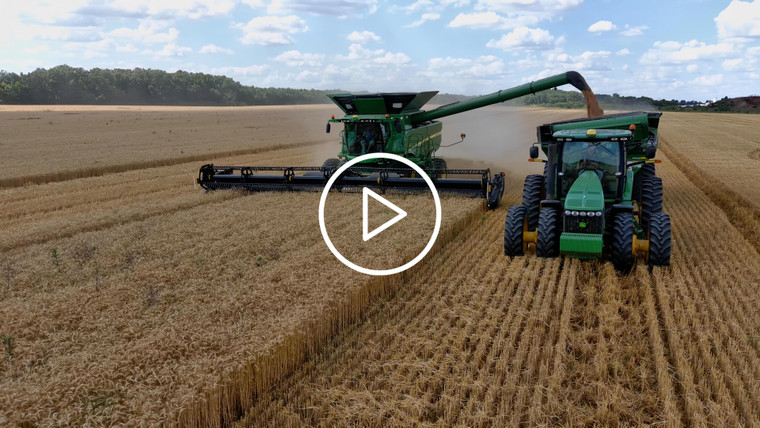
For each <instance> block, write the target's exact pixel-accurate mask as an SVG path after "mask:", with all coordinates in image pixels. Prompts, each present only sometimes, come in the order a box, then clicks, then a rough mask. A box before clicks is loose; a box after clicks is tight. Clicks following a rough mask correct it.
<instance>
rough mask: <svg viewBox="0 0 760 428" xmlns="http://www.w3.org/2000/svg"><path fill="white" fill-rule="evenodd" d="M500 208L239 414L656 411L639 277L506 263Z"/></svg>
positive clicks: (538, 418)
mask: <svg viewBox="0 0 760 428" xmlns="http://www.w3.org/2000/svg"><path fill="white" fill-rule="evenodd" d="M504 214H505V210H503V209H502V210H499V211H498V212H496V213H489V215H488V218H487V219H486V220H485V221H484V222H478V223H477V224H473V225H472V226H471V227H469V228H468V230H467V231H466V233H461V234H460V235H459V236H460V237H461V239H458V240H456V241H453V242H452V243H451V244H449V245H447V246H446V247H445V248H444V249H443V250H442V252H441V255H439V256H437V257H434V258H430V259H427V260H426V261H425V262H424V264H423V265H422V266H421V268H420V269H419V270H418V271H415V272H414V273H413V274H412V275H411V277H410V278H408V279H407V280H406V281H405V282H404V284H403V285H402V286H401V288H400V290H399V291H398V293H396V295H395V296H394V297H393V298H391V299H388V300H384V301H382V302H381V303H378V304H376V305H373V306H372V308H371V309H370V310H369V311H368V312H367V313H366V315H364V317H363V322H362V323H361V324H360V325H357V326H353V327H352V328H350V329H349V330H346V331H345V333H343V334H340V335H339V336H336V337H334V338H332V339H331V341H330V342H329V344H327V345H326V346H325V348H324V350H323V353H321V354H319V355H317V356H316V357H315V358H314V359H312V360H310V361H307V362H306V363H305V364H304V365H303V366H301V367H300V368H299V369H298V370H296V372H294V374H293V375H292V376H291V377H289V378H288V379H287V380H285V381H284V382H283V383H282V384H280V385H278V386H277V387H275V388H274V389H273V390H271V391H268V392H267V393H265V394H263V395H262V396H260V397H259V399H258V400H257V401H256V403H254V405H253V407H252V408H251V409H250V410H249V412H248V415H247V417H246V418H244V419H243V420H242V421H240V424H241V425H248V426H260V425H265V424H275V425H319V424H324V425H346V424H350V425H362V426H364V425H388V424H390V425H412V424H443V425H465V426H483V425H494V426H509V425H516V424H530V425H536V424H538V425H541V424H571V425H572V424H586V423H602V424H603V423H613V422H615V421H618V422H619V421H623V422H624V423H631V424H634V423H655V422H657V421H661V420H662V419H663V417H664V416H663V415H662V412H661V408H662V407H664V406H663V405H661V404H660V399H659V395H658V394H657V387H658V385H657V379H656V372H655V367H654V365H655V364H654V362H653V360H652V358H651V356H650V355H649V354H650V353H649V346H650V345H649V338H648V335H647V326H648V324H647V323H646V317H645V316H644V314H643V311H642V310H639V309H638V308H640V307H642V306H643V305H641V304H640V301H639V299H638V298H637V296H638V295H639V289H638V288H637V287H636V286H635V285H634V284H633V282H632V280H631V279H625V278H623V279H620V278H618V276H617V275H616V274H615V273H614V271H613V270H612V267H611V266H610V265H609V264H602V265H599V264H588V263H586V264H584V263H582V262H579V261H578V260H573V259H564V260H563V259H550V260H544V259H538V258H536V257H535V256H533V255H530V256H528V257H518V258H515V259H514V260H512V261H511V262H510V261H508V259H506V258H505V257H504V256H503V255H502V252H501V248H500V242H501V240H500V239H497V238H498V237H499V235H500V230H501V226H502V225H503V216H504ZM616 287H620V288H621V290H616ZM597 314H598V315H597ZM621 314H622V315H621ZM586 318H587V319H586Z"/></svg>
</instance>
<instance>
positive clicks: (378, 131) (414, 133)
mask: <svg viewBox="0 0 760 428" xmlns="http://www.w3.org/2000/svg"><path fill="white" fill-rule="evenodd" d="M565 84H571V85H573V86H574V87H576V88H577V89H579V90H580V91H581V92H582V93H583V94H584V96H585V97H586V100H587V105H588V113H589V117H596V116H600V115H601V114H602V112H601V110H600V109H599V108H598V105H597V104H596V97H595V96H594V94H593V92H592V91H591V88H589V86H588V84H586V81H585V80H584V79H583V77H582V76H581V75H580V74H578V73H577V72H574V71H570V72H567V73H562V74H558V75H556V76H552V77H548V78H545V79H541V80H537V81H534V82H531V83H526V84H523V85H520V86H516V87H514V88H511V89H507V90H502V91H498V92H494V93H492V94H489V95H484V96H480V97H476V98H473V99H470V100H467V101H461V102H456V103H453V104H449V105H445V106H441V107H438V108H436V109H433V110H430V111H424V110H420V109H421V108H422V107H423V106H424V105H425V104H426V103H427V102H428V101H430V99H431V98H433V96H434V95H435V94H436V93H437V91H433V92H420V93H414V92H408V93H381V94H340V95H330V98H331V99H332V101H333V102H334V103H335V104H336V105H337V106H338V107H340V108H341V110H343V112H344V113H345V116H344V117H342V118H338V119H336V118H335V116H333V117H332V118H331V119H330V120H329V121H328V123H327V129H326V130H327V132H328V133H329V132H330V125H331V124H333V123H336V124H342V125H343V130H342V131H341V133H340V135H341V151H340V153H338V155H337V157H336V158H331V159H327V160H326V161H325V162H324V164H323V165H322V166H275V167H266V166H219V165H213V164H208V165H203V166H202V167H201V169H200V172H199V174H198V179H197V182H198V184H200V185H201V187H203V188H204V189H206V190H213V189H224V188H244V189H248V190H251V191H267V190H278V191H291V190H310V189H322V188H323V187H324V186H325V185H326V184H327V182H328V180H329V179H330V178H331V176H332V174H333V173H334V172H335V171H336V170H337V169H338V168H339V167H340V166H341V165H342V164H343V163H345V162H347V161H349V160H351V159H354V158H356V157H358V156H361V155H363V154H366V153H378V152H384V153H392V154H395V155H399V156H403V157H404V158H406V159H408V160H410V161H412V162H414V163H415V164H416V165H418V166H420V167H421V168H422V169H424V170H425V172H426V173H427V174H428V176H429V177H430V178H431V179H432V180H433V182H434V184H435V187H436V188H437V189H438V190H439V191H441V192H455V193H462V194H470V195H474V196H479V197H482V198H485V199H486V201H487V205H488V207H489V208H496V207H498V206H499V203H500V201H501V197H502V195H503V193H504V173H499V174H495V175H493V176H491V171H490V170H488V169H485V170H479V169H449V168H447V166H446V161H445V160H444V159H443V158H440V157H437V156H436V151H437V150H438V149H439V148H440V147H441V129H442V127H443V125H442V124H441V123H440V122H438V121H436V119H439V118H442V117H446V116H451V115H454V114H457V113H462V112H465V111H468V110H473V109H476V108H480V107H485V106H488V105H492V104H497V103H500V102H504V101H507V100H511V99H514V98H518V97H521V96H523V95H527V94H532V93H535V92H539V91H543V90H546V89H551V88H555V87H558V86H562V85H565ZM463 139H464V134H462V140H463ZM455 144H456V143H455ZM444 147H445V146H444ZM263 172H264V173H266V174H262V173H263ZM452 176H460V178H452ZM462 176H470V177H473V176H474V177H477V178H461V177H462ZM334 187H336V188H338V189H345V188H355V187H372V188H378V189H380V190H381V191H382V192H385V191H386V190H387V189H401V190H426V189H427V184H426V183H425V180H424V179H423V178H421V177H417V176H415V174H414V171H413V170H412V169H411V168H408V167H407V166H406V165H403V164H400V163H396V162H395V161H391V160H389V159H383V158H380V159H371V160H368V161H364V162H362V163H361V164H360V166H353V167H351V168H349V169H348V170H347V171H346V172H345V173H343V174H342V175H341V176H340V177H338V179H337V180H336V182H335V186H334Z"/></svg>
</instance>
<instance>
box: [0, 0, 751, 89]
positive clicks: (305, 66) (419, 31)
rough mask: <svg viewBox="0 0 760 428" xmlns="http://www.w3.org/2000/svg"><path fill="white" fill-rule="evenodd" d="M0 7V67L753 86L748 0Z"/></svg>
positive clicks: (339, 84)
mask: <svg viewBox="0 0 760 428" xmlns="http://www.w3.org/2000/svg"><path fill="white" fill-rule="evenodd" d="M2 5H3V6H2V11H3V13H2V15H0V70H6V71H9V72H16V73H21V72H23V73H27V72H30V71H33V70H34V69H36V68H50V67H54V66H56V65H61V64H68V65H70V66H74V67H83V68H85V69H91V68H95V67H99V68H135V67H141V68H153V69H162V70H167V71H176V70H185V71H189V72H203V73H211V74H221V75H226V76H229V77H231V78H233V79H235V80H237V81H239V82H241V83H243V84H245V85H254V86H259V87H270V86H274V87H292V88H314V89H344V90H350V91H358V90H365V91H423V90H438V91H441V92H446V93H456V94H466V95H477V94H486V93H490V92H494V91H497V90H499V89H506V88H509V87H512V86H515V85H519V84H522V83H525V82H529V81H532V80H536V79H540V78H543V77H548V76H551V75H554V74H559V73H562V72H565V71H569V70H575V71H578V72H580V73H581V74H582V75H583V76H584V77H585V78H586V80H587V81H588V83H589V85H590V86H591V88H592V89H593V90H594V91H595V92H597V93H606V94H612V93H618V94H620V95H628V96H649V97H653V98H657V99H659V98H666V99H679V100H680V99H686V100H701V101H704V100H712V99H715V98H722V97H724V96H729V97H736V96H745V95H753V94H760V0H751V1H741V0H733V1H712V0H658V1H654V0H417V1H409V2H383V1H377V0H338V1H316V0H71V1H66V0H61V1H56V0H23V1H8V0H3V2H2ZM567 89H570V88H569V87H567Z"/></svg>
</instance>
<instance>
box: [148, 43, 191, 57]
mask: <svg viewBox="0 0 760 428" xmlns="http://www.w3.org/2000/svg"><path fill="white" fill-rule="evenodd" d="M192 51H193V50H192V49H191V48H188V47H186V46H179V45H177V44H174V43H168V44H167V45H165V46H164V48H163V49H161V50H160V51H157V52H156V53H155V54H156V56H159V57H181V56H185V55H186V54H189V53H190V52H192Z"/></svg>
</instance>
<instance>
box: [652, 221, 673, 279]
mask: <svg viewBox="0 0 760 428" xmlns="http://www.w3.org/2000/svg"><path fill="white" fill-rule="evenodd" d="M648 262H649V266H670V216H669V215H667V214H665V213H659V214H655V215H653V216H652V217H651V218H650V219H649V260H648Z"/></svg>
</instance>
